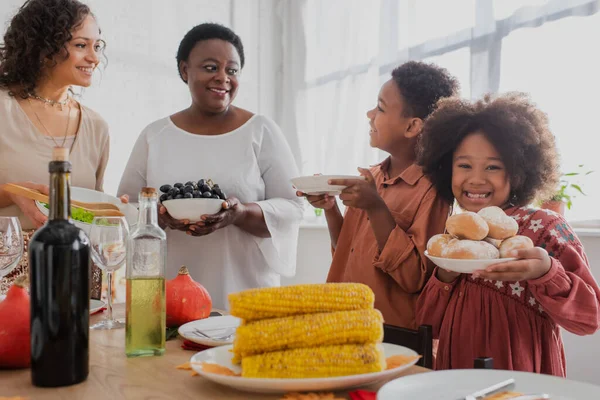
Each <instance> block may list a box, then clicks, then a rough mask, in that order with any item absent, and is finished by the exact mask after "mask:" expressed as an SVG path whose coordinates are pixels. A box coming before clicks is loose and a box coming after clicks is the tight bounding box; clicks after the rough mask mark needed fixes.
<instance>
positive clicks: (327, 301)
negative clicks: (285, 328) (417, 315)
mask: <svg viewBox="0 0 600 400" xmlns="http://www.w3.org/2000/svg"><path fill="white" fill-rule="evenodd" d="M374 301H375V295H374V294H373V291H372V290H371V289H370V288H369V287H368V286H367V285H363V284H361V283H323V284H309V285H295V286H284V287H271V288H262V289H249V290H244V291H242V292H239V293H232V294H230V295H229V306H230V312H231V315H233V316H236V317H238V318H242V319H245V320H247V321H253V320H257V319H265V318H279V317H287V316H291V315H297V314H310V313H318V312H332V311H349V310H361V309H366V308H372V307H373V303H374Z"/></svg>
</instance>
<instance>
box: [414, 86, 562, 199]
mask: <svg viewBox="0 0 600 400" xmlns="http://www.w3.org/2000/svg"><path fill="white" fill-rule="evenodd" d="M475 132H477V133H482V134H484V135H485V137H486V138H487V139H488V140H489V141H490V143H491V144H492V145H493V146H494V147H495V148H496V150H497V151H498V153H499V154H500V157H501V158H502V161H503V163H504V165H505V168H506V172H507V176H508V179H509V181H510V187H511V198H510V201H511V203H512V204H514V205H515V206H525V205H528V204H530V202H531V201H532V200H534V199H536V198H537V199H547V198H549V197H551V195H552V193H553V192H554V191H555V190H556V187H557V184H558V181H559V177H560V172H559V155H558V150H557V148H556V144H555V141H554V135H553V134H552V133H551V132H550V129H549V127H548V117H547V116H546V114H545V113H543V112H542V111H540V110H539V109H538V108H536V106H535V105H534V104H533V103H532V102H531V101H530V100H529V97H528V96H527V95H526V94H524V93H507V94H505V95H502V96H499V97H495V98H494V97H492V96H490V95H487V96H485V97H484V98H483V99H482V100H479V101H477V102H474V103H471V102H469V101H466V100H461V99H457V98H452V99H442V100H441V101H440V102H439V103H438V106H437V109H436V110H435V111H434V112H433V113H432V114H431V116H430V117H429V118H428V119H427V120H426V121H425V125H424V127H423V132H422V134H421V137H420V140H419V145H418V158H417V162H418V164H419V165H421V166H422V167H423V171H424V172H425V174H427V175H428V176H429V178H430V179H431V180H432V182H433V183H434V185H435V187H436V189H437V191H438V193H440V195H441V196H442V197H444V198H445V199H446V200H448V201H453V199H454V196H453V194H452V161H453V160H452V158H453V155H454V151H455V150H456V148H457V147H458V146H459V145H460V143H461V142H462V141H463V140H464V138H465V137H466V136H468V135H469V134H472V133H475Z"/></svg>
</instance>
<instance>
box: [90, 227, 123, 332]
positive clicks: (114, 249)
mask: <svg viewBox="0 0 600 400" xmlns="http://www.w3.org/2000/svg"><path fill="white" fill-rule="evenodd" d="M128 237H129V226H128V224H127V220H126V219H125V218H124V217H95V218H94V221H92V229H91V231H90V243H91V245H92V260H94V263H95V264H96V265H97V266H98V267H99V268H100V269H102V270H103V271H106V279H107V281H108V294H107V296H106V297H107V299H108V316H107V318H106V319H105V320H103V321H100V322H98V323H97V324H94V325H92V326H91V327H90V329H117V328H123V327H125V323H124V322H123V321H122V320H116V319H113V315H112V275H113V272H114V271H116V270H118V269H119V268H121V267H122V266H123V264H124V263H125V259H126V256H127V239H128Z"/></svg>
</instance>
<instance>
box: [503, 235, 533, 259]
mask: <svg viewBox="0 0 600 400" xmlns="http://www.w3.org/2000/svg"><path fill="white" fill-rule="evenodd" d="M533 247H534V246H533V241H532V240H531V239H529V238H528V237H527V236H521V235H517V236H513V237H511V238H508V239H506V240H504V241H502V244H501V245H500V258H510V257H512V255H511V252H512V251H513V250H525V249H533Z"/></svg>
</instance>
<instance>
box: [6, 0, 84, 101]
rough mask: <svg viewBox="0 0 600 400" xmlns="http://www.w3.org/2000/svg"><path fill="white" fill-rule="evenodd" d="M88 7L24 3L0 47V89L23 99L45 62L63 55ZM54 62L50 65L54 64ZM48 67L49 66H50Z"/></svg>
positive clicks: (45, 0) (38, 0) (65, 0)
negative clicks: (73, 31)
mask: <svg viewBox="0 0 600 400" xmlns="http://www.w3.org/2000/svg"><path fill="white" fill-rule="evenodd" d="M88 15H93V14H92V12H91V11H90V8H89V7H88V6H87V5H85V4H83V3H81V2H79V1H77V0H27V1H26V2H25V4H23V6H21V8H20V9H19V11H18V12H17V14H16V15H15V16H14V17H13V18H12V20H11V21H10V25H9V26H8V29H7V30H6V33H5V34H4V42H3V43H2V44H0V88H2V89H9V90H11V92H10V94H11V95H19V96H21V97H23V98H27V97H28V94H29V93H31V92H33V89H34V88H35V86H36V84H37V83H38V81H39V79H40V78H41V77H42V73H43V70H44V67H45V66H48V64H47V60H50V59H53V57H54V56H56V55H58V54H61V52H63V51H65V52H66V57H65V59H66V58H68V57H69V53H68V51H67V49H66V46H65V45H66V44H67V43H68V42H69V41H70V40H71V39H72V36H71V31H72V30H73V29H76V28H77V27H78V26H79V25H80V24H81V23H82V22H83V21H84V19H85V18H86V17H87V16H88ZM56 63H57V62H56V60H54V65H56ZM50 66H52V65H50Z"/></svg>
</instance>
